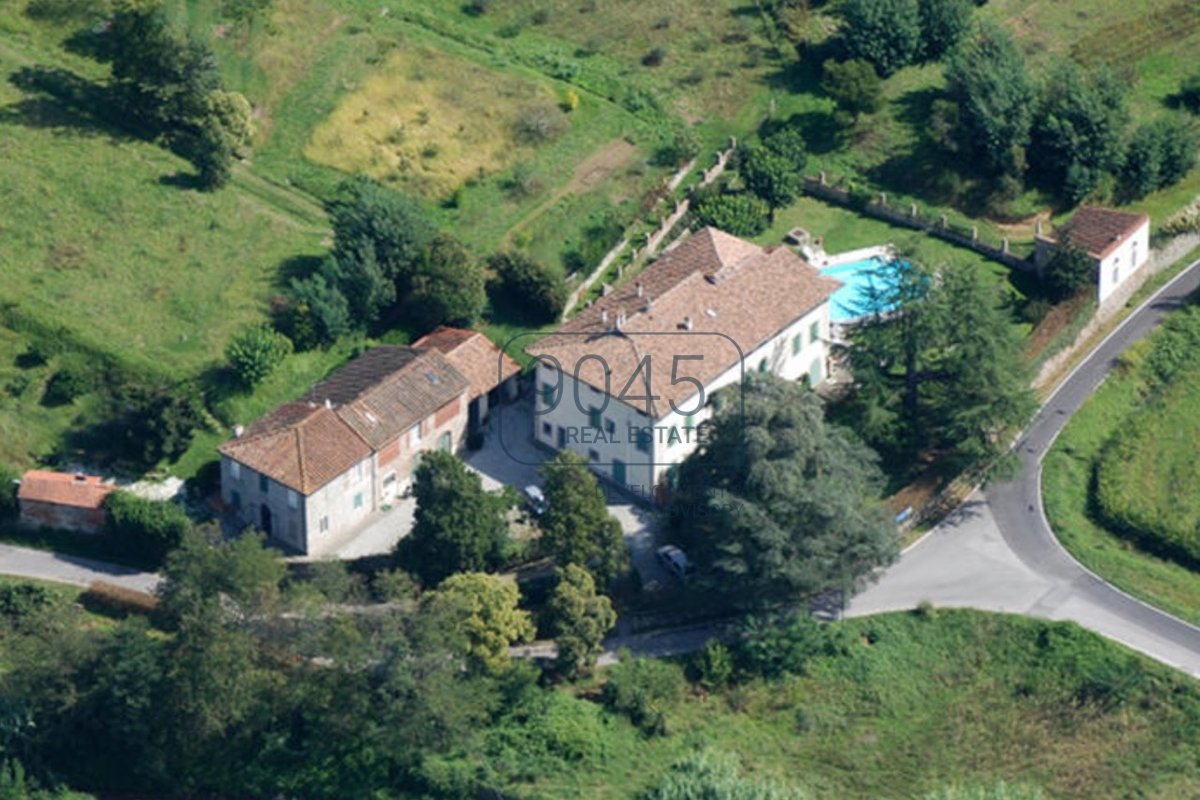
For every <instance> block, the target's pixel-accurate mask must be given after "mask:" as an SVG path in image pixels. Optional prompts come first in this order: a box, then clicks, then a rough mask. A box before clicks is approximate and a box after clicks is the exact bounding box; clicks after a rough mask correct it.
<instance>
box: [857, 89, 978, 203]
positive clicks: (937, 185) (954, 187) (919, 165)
mask: <svg viewBox="0 0 1200 800" xmlns="http://www.w3.org/2000/svg"><path fill="white" fill-rule="evenodd" d="M942 96H943V95H942V92H941V91H940V90H938V89H934V88H927V89H918V90H915V91H912V92H909V93H908V94H906V95H904V96H903V97H901V98H899V99H898V100H897V101H896V105H897V107H898V109H899V110H898V113H897V114H896V119H897V120H899V121H900V122H903V123H905V124H907V125H909V126H910V127H912V129H913V130H914V131H915V132H916V135H917V138H916V142H915V144H913V146H912V147H911V148H909V149H908V150H906V151H903V152H897V153H895V154H893V155H892V156H891V157H890V158H888V159H887V160H885V161H884V162H882V163H881V164H879V165H877V166H875V167H874V168H872V169H871V170H870V171H869V172H868V173H867V174H868V177H869V178H870V179H871V181H872V182H874V183H875V184H877V185H878V186H880V187H881V188H882V189H884V190H886V191H890V192H895V193H897V194H903V195H907V196H909V197H913V198H915V199H917V200H919V201H922V202H924V203H928V204H930V205H933V206H950V207H953V208H957V209H959V210H961V211H963V212H964V213H966V214H968V215H969V216H973V217H974V216H983V215H986V214H987V212H988V209H989V208H990V205H991V200H992V197H991V194H992V191H991V186H990V183H989V182H988V181H987V180H984V176H981V175H979V174H978V173H977V172H976V171H975V170H972V169H971V168H970V166H969V165H968V164H967V162H966V161H965V159H964V158H963V156H961V155H959V154H954V153H950V152H948V151H947V150H946V148H945V147H943V146H942V145H941V144H940V143H939V142H937V141H935V140H934V139H933V137H932V136H931V135H930V134H929V120H930V119H931V117H932V115H933V104H934V102H935V101H936V100H939V99H941V97H942Z"/></svg>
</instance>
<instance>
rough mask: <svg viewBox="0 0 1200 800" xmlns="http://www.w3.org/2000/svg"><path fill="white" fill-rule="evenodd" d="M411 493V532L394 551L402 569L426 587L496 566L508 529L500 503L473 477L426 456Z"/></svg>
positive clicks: (436, 455) (442, 456)
mask: <svg viewBox="0 0 1200 800" xmlns="http://www.w3.org/2000/svg"><path fill="white" fill-rule="evenodd" d="M413 491H414V494H415V495H416V499H417V511H416V517H415V519H414V521H413V527H412V532H411V533H410V534H409V535H408V536H406V537H404V538H403V539H401V540H400V542H399V544H398V545H397V546H396V555H397V558H398V561H399V564H400V566H401V567H403V568H404V569H406V570H408V571H410V572H411V573H413V574H414V575H416V576H417V577H419V578H420V579H421V581H422V582H423V583H424V584H425V585H426V586H431V585H435V584H437V583H440V582H441V581H443V580H444V579H445V578H447V577H448V576H450V575H453V574H454V573H456V572H469V571H486V570H489V569H495V568H496V567H497V566H499V563H500V559H501V556H502V553H503V549H504V546H505V544H506V543H507V541H508V525H507V523H506V522H505V520H504V516H503V503H502V501H501V499H500V498H499V497H498V496H493V495H492V494H490V493H488V492H487V491H486V490H485V489H484V488H483V483H482V481H481V480H480V478H479V474H478V473H475V472H472V471H471V470H469V469H467V466H466V464H464V463H463V462H462V461H461V460H459V459H458V458H456V457H455V456H453V455H451V454H450V453H442V452H430V453H425V454H423V455H422V457H421V464H420V466H418V467H417V471H416V475H415V476H414V487H413Z"/></svg>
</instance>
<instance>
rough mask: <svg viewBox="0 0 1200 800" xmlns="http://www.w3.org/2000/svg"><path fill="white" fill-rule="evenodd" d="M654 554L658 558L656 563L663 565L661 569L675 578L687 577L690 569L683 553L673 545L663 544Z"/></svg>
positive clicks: (689, 563)
mask: <svg viewBox="0 0 1200 800" xmlns="http://www.w3.org/2000/svg"><path fill="white" fill-rule="evenodd" d="M654 554H655V555H656V556H658V563H660V564H662V565H663V569H665V570H666V571H667V572H669V573H671V574H672V575H674V576H675V577H677V578H682V577H683V576H685V575H687V574H688V572H689V571H690V570H691V568H692V564H691V562H690V561H688V558H687V556H686V555H685V554H684V552H683V551H682V550H680V549H679V548H678V547H676V546H675V545H673V544H664V545H663V546H662V547H660V548H658V549H657V550H655V551H654Z"/></svg>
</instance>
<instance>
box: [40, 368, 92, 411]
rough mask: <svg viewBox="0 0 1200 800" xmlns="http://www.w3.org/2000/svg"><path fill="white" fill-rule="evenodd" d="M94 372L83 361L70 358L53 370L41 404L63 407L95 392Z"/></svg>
mask: <svg viewBox="0 0 1200 800" xmlns="http://www.w3.org/2000/svg"><path fill="white" fill-rule="evenodd" d="M99 383H100V381H99V380H98V378H97V376H96V373H95V371H94V370H93V369H92V368H91V367H90V366H88V364H86V363H85V362H84V361H83V359H81V358H80V359H75V358H70V359H67V360H65V361H64V363H63V364H62V365H61V366H60V367H59V368H58V369H57V370H55V372H54V374H53V375H52V376H50V381H49V383H47V384H46V391H45V393H44V394H43V395H42V404H43V405H46V406H51V407H54V406H64V405H67V404H68V403H70V402H72V401H74V400H75V399H76V398H78V397H82V396H83V395H85V394H88V393H89V392H92V391H95V390H96V388H97V387H98V386H99Z"/></svg>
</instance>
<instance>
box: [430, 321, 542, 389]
mask: <svg viewBox="0 0 1200 800" xmlns="http://www.w3.org/2000/svg"><path fill="white" fill-rule="evenodd" d="M413 347H428V348H433V349H435V350H438V351H439V352H441V353H442V354H443V355H445V356H446V358H447V359H448V360H449V361H450V363H451V364H453V365H454V368H455V369H457V370H458V371H459V372H461V373H462V374H463V375H464V376H465V377H466V378H467V380H468V381H470V382H471V399H472V400H474V399H475V398H476V397H479V396H480V395H482V394H487V393H488V392H490V391H491V390H492V389H494V388H495V387H497V386H499V385H500V384H501V383H504V381H506V380H508V379H509V378H511V377H512V376H513V375H516V374H517V373H519V372H520V371H521V365H520V364H518V363H517V362H516V361H514V360H513V359H512V358H510V357H509V356H508V355H507V354H506V353H505V352H504V351H503V350H501V349H500V348H499V347H496V345H494V344H492V343H491V342H490V341H488V338H487V337H486V336H484V335H483V334H482V333H480V332H479V331H468V330H463V329H462V328H450V327H447V326H445V325H442V326H441V327H439V328H437V329H435V330H434V331H432V332H431V333H427V334H425V335H424V336H422V337H421V338H420V339H418V340H417V341H415V342H413Z"/></svg>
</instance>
